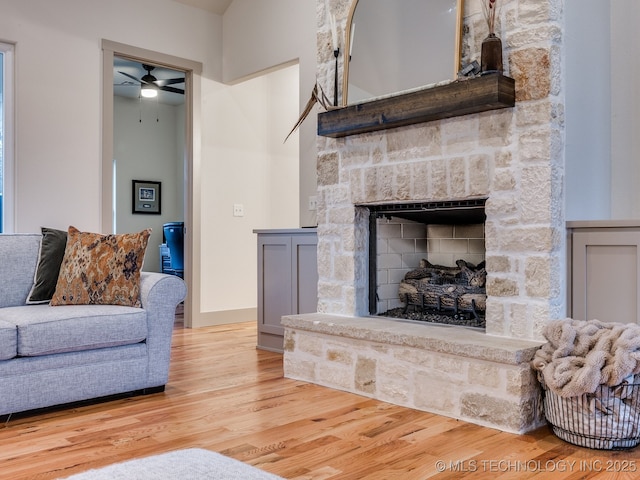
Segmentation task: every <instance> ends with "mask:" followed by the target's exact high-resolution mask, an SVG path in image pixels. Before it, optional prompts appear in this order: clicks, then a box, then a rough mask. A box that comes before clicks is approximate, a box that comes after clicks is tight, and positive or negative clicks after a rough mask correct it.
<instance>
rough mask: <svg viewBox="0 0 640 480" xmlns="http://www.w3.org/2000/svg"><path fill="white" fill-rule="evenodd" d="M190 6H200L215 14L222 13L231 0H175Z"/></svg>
mask: <svg viewBox="0 0 640 480" xmlns="http://www.w3.org/2000/svg"><path fill="white" fill-rule="evenodd" d="M175 1H176V2H178V3H184V4H185V5H189V6H191V7H196V8H201V9H203V10H207V11H208V12H211V13H215V14H217V15H223V14H224V12H225V11H226V10H227V7H228V6H229V5H230V4H231V2H232V1H233V0H175Z"/></svg>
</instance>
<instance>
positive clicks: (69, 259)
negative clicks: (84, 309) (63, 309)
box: [51, 226, 151, 307]
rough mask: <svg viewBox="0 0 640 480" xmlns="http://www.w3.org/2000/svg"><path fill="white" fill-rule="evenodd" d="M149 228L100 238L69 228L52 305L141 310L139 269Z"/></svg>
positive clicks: (96, 234)
mask: <svg viewBox="0 0 640 480" xmlns="http://www.w3.org/2000/svg"><path fill="white" fill-rule="evenodd" d="M150 235H151V229H147V230H143V231H142V232H139V233H126V234H121V235H114V234H109V235H103V234H99V233H88V232H81V231H80V230H78V229H77V228H75V227H73V226H70V227H69V230H68V232H67V246H66V248H65V251H64V258H63V259H62V265H61V266H60V274H59V275H58V282H57V284H56V291H55V293H54V294H53V298H52V299H51V305H54V306H56V305H126V306H130V307H140V306H141V304H140V270H141V269H142V262H143V260H144V253H145V250H146V248H147V243H148V241H149V236H150Z"/></svg>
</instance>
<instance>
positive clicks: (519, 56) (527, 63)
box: [509, 48, 551, 102]
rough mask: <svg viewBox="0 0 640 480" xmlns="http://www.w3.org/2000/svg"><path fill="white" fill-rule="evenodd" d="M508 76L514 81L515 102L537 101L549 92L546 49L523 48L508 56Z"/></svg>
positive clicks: (548, 57) (548, 60) (549, 65)
mask: <svg viewBox="0 0 640 480" xmlns="http://www.w3.org/2000/svg"><path fill="white" fill-rule="evenodd" d="M509 65H510V74H511V76H512V77H513V78H514V80H515V81H516V102H523V101H526V100H539V99H542V98H546V97H548V96H549V93H550V92H551V59H550V53H549V50H548V49H546V48H525V49H522V50H516V51H513V52H511V54H510V55H509Z"/></svg>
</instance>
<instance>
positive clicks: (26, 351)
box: [0, 304, 147, 356]
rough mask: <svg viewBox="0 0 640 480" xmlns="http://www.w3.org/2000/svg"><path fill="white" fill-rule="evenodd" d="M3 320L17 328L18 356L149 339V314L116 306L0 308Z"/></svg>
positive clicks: (72, 350) (70, 350)
mask: <svg viewBox="0 0 640 480" xmlns="http://www.w3.org/2000/svg"><path fill="white" fill-rule="evenodd" d="M0 321H2V322H4V323H9V324H13V325H16V326H17V329H18V346H17V351H18V355H21V356H38V355H48V354H52V353H61V352H74V351H79V350H91V349H94V348H103V347H113V346H116V345H129V344H134V343H139V342H142V341H144V340H145V339H146V338H147V312H146V310H143V309H140V308H132V307H121V306H113V305H73V306H61V307H51V306H50V305H46V304H40V305H24V306H19V307H8V308H3V309H0Z"/></svg>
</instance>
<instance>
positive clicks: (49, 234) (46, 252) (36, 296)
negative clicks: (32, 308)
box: [27, 227, 67, 304]
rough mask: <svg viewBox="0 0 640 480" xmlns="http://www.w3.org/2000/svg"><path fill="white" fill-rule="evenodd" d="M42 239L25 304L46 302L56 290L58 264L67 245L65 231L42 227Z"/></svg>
mask: <svg viewBox="0 0 640 480" xmlns="http://www.w3.org/2000/svg"><path fill="white" fill-rule="evenodd" d="M40 230H41V231H42V240H41V242H40V252H39V254H38V266H37V267H36V274H35V278H34V279H33V287H31V291H30V292H29V297H27V304H32V303H47V302H49V300H51V297H52V296H53V292H55V290H56V283H57V282H58V274H59V273H60V265H61V264H62V259H63V257H64V249H65V247H66V245H67V232H65V231H62V230H56V229H55V228H47V227H42V228H41V229H40Z"/></svg>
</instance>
